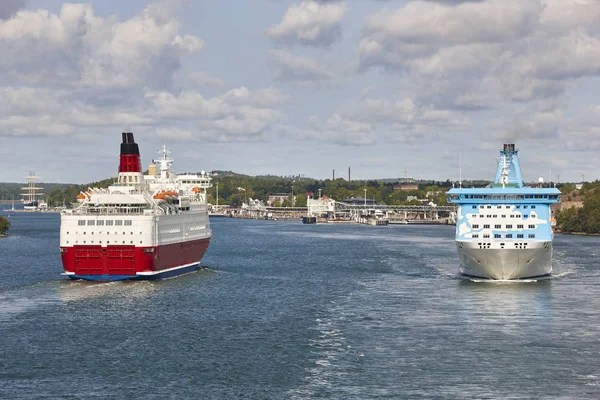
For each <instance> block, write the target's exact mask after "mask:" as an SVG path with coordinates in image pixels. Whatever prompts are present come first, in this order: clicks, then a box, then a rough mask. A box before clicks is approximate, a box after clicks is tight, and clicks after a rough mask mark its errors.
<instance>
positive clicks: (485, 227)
mask: <svg viewBox="0 0 600 400" xmlns="http://www.w3.org/2000/svg"><path fill="white" fill-rule="evenodd" d="M471 228H472V229H479V224H473V225H472V226H471ZM512 228H513V226H512V224H508V225H505V226H504V229H512ZM535 228H536V226H535V224H533V225H527V229H535ZM483 229H490V225H489V224H483ZM494 229H502V225H500V224H496V225H494ZM517 229H525V225H521V224H518V225H517Z"/></svg>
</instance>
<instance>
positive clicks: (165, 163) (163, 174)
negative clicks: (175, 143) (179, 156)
mask: <svg viewBox="0 0 600 400" xmlns="http://www.w3.org/2000/svg"><path fill="white" fill-rule="evenodd" d="M160 153H162V157H161V159H160V160H158V163H159V164H160V178H161V179H163V180H164V179H167V178H168V173H169V171H170V170H171V165H172V164H173V160H172V159H170V158H169V153H170V151H169V150H167V145H166V144H164V143H163V146H162V149H161V150H159V154H160Z"/></svg>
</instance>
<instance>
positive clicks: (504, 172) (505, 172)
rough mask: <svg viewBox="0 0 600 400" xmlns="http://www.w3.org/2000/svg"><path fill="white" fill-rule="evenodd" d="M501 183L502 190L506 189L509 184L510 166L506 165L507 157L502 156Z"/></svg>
mask: <svg viewBox="0 0 600 400" xmlns="http://www.w3.org/2000/svg"><path fill="white" fill-rule="evenodd" d="M500 181H501V182H502V189H505V188H506V184H507V183H508V165H506V155H503V156H502V178H501V179H500Z"/></svg>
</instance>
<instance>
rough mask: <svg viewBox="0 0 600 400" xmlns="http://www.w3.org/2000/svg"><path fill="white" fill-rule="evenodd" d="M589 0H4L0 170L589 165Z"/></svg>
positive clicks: (390, 172)
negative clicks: (130, 149)
mask: <svg viewBox="0 0 600 400" xmlns="http://www.w3.org/2000/svg"><path fill="white" fill-rule="evenodd" d="M598 20H600V2H598V1H595V0H519V1H506V0H471V1H461V0H439V1H421V0H414V1H412V0H410V1H393V0H389V1H385V0H355V1H353V0H345V1H336V0H318V1H314V0H312V1H308V0H305V1H300V0H297V1H287V0H252V1H209V0H204V1H201V0H187V1H185V0H181V1H174V0H165V1H157V2H147V1H140V0H133V1H127V2H123V1H112V0H105V1H91V2H88V3H64V2H62V1H54V0H29V1H27V0H3V1H2V2H1V3H0V54H3V55H4V56H3V57H2V59H0V140H2V143H3V145H2V146H1V147H0V157H1V158H2V160H3V167H2V168H1V169H0V181H11V182H14V181H23V176H25V175H26V173H27V171H28V170H30V169H34V170H36V172H37V174H38V175H41V176H42V179H43V181H46V182H80V183H84V182H89V181H94V180H98V179H103V178H105V177H108V176H111V175H114V174H115V173H116V169H117V164H118V150H119V141H120V132H121V131H123V130H131V131H133V132H134V133H135V135H136V139H137V141H138V142H139V143H140V147H141V151H142V157H143V163H144V164H148V163H149V162H150V161H151V160H152V158H154V157H155V155H156V151H157V150H158V148H159V147H160V146H161V145H162V143H166V144H167V146H168V147H169V148H170V149H171V150H172V151H173V153H172V155H173V157H174V159H175V168H176V170H178V171H185V170H187V171H199V170H213V169H227V170H234V171H236V172H241V173H247V174H253V175H254V174H277V175H290V174H302V175H305V176H312V177H316V178H328V177H330V176H331V173H332V169H335V170H336V175H337V176H344V177H345V176H346V174H347V168H348V167H349V166H351V167H352V176H353V178H355V179H364V178H390V177H401V176H404V171H405V169H406V170H407V171H408V174H409V175H411V176H413V177H415V178H423V179H438V180H445V179H452V180H457V179H458V170H459V159H460V158H461V156H462V160H463V161H462V162H463V178H465V179H479V178H480V179H492V178H493V174H494V171H495V162H496V156H497V154H498V153H497V150H498V149H499V148H500V147H501V145H502V143H503V142H507V141H510V142H513V141H514V142H516V144H517V147H518V148H519V149H520V150H521V153H520V155H521V163H522V168H523V176H524V178H525V179H526V180H537V177H539V176H543V177H545V178H546V179H547V178H548V176H549V174H550V169H551V170H552V179H553V180H555V179H556V178H557V176H558V175H560V180H561V181H566V180H570V181H576V180H581V178H582V175H583V176H585V179H586V180H592V179H597V178H598V173H597V172H596V171H597V170H598V167H599V165H598V164H599V160H598V156H597V154H598V150H599V149H600V100H598V99H597V96H595V93H598V92H599V89H600V79H599V75H600V37H599V34H600V30H599V28H598V26H597V21H598Z"/></svg>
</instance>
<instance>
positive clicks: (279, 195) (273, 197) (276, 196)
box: [267, 193, 296, 207]
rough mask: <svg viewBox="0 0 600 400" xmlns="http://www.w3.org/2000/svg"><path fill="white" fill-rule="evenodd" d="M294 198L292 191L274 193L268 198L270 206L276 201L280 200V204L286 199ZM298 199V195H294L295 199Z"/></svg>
mask: <svg viewBox="0 0 600 400" xmlns="http://www.w3.org/2000/svg"><path fill="white" fill-rule="evenodd" d="M291 198H292V195H291V193H273V194H270V195H269V198H268V199H267V204H268V205H269V207H271V206H273V203H275V202H279V203H280V204H281V203H283V201H284V200H286V199H287V200H289V199H291ZM295 199H296V196H294V200H295Z"/></svg>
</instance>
